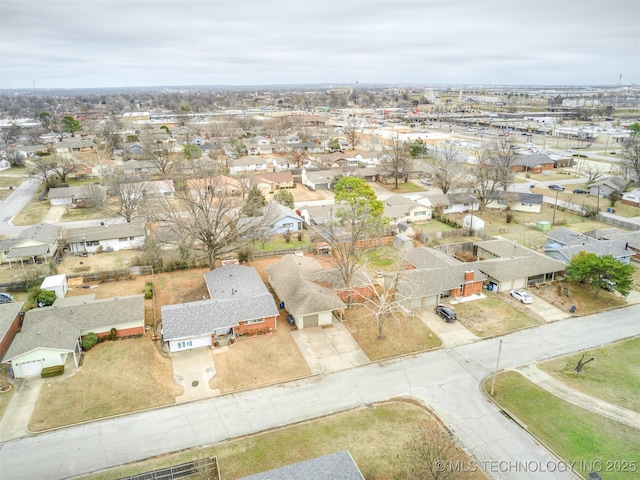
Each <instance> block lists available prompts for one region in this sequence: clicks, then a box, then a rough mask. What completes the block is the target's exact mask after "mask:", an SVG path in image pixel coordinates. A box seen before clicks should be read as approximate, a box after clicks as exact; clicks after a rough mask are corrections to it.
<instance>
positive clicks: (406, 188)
mask: <svg viewBox="0 0 640 480" xmlns="http://www.w3.org/2000/svg"><path fill="white" fill-rule="evenodd" d="M378 185H380V186H381V187H382V188H384V189H386V190H389V191H390V192H391V193H394V194H402V193H413V192H424V191H425V189H424V187H421V186H419V185H416V184H415V183H412V182H406V183H398V188H396V185H395V183H386V184H385V183H378Z"/></svg>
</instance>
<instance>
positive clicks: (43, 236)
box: [20, 222, 61, 245]
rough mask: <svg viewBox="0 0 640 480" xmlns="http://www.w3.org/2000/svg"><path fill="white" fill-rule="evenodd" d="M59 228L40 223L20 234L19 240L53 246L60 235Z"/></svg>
mask: <svg viewBox="0 0 640 480" xmlns="http://www.w3.org/2000/svg"><path fill="white" fill-rule="evenodd" d="M60 230H61V228H60V227H58V226H57V225H52V224H50V223H45V222H41V223H38V224H37V225H33V226H31V227H29V228H27V229H26V230H24V231H23V232H22V233H21V234H20V238H22V239H29V240H37V241H38V242H43V243H48V244H51V245H52V244H54V243H55V242H56V240H57V239H58V235H60Z"/></svg>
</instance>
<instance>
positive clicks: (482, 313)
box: [454, 292, 538, 337]
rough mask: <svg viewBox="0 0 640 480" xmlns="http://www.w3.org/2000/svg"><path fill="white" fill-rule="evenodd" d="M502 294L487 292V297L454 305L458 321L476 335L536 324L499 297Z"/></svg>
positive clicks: (481, 335) (485, 334)
mask: <svg viewBox="0 0 640 480" xmlns="http://www.w3.org/2000/svg"><path fill="white" fill-rule="evenodd" d="M501 295H502V294H493V293H491V292H488V293H487V298H483V299H481V300H473V301H470V302H462V303H458V304H456V305H455V306H454V308H455V311H456V313H457V314H458V321H459V322H460V323H462V324H463V325H464V326H465V327H466V328H467V329H468V330H469V331H471V332H472V333H473V334H474V335H477V336H478V337H486V336H490V335H502V334H504V333H507V332H511V331H513V330H519V329H521V328H524V327H531V326H534V325H538V322H537V321H535V320H534V319H532V318H531V317H529V316H528V315H526V314H524V313H522V312H521V311H519V310H518V309H517V308H515V307H514V306H513V305H509V304H508V303H506V302H504V301H502V300H501V299H500V297H501Z"/></svg>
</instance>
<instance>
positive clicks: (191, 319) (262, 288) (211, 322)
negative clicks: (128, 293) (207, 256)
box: [161, 265, 279, 353]
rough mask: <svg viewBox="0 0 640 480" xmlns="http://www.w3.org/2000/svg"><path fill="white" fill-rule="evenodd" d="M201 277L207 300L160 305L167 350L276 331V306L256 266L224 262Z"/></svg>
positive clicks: (171, 350)
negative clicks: (204, 284)
mask: <svg viewBox="0 0 640 480" xmlns="http://www.w3.org/2000/svg"><path fill="white" fill-rule="evenodd" d="M204 280H205V283H206V285H207V290H208V291H209V298H208V299H205V300H200V301H197V302H188V303H181V304H177V305H163V306H162V307H161V311H162V337H163V339H164V341H165V342H166V343H167V344H168V346H169V351H170V352H172V353H173V352H179V351H182V350H189V349H192V348H198V347H204V346H211V345H214V342H215V343H216V344H226V343H228V342H229V340H232V339H235V338H238V337H243V336H245V335H252V334H258V333H260V334H263V333H270V332H272V331H275V330H276V326H277V325H276V319H277V317H278V315H279V311H278V307H277V306H276V304H275V301H274V299H273V295H272V294H271V293H270V292H269V290H268V289H267V287H266V285H265V284H264V282H263V281H262V279H261V278H260V275H259V274H258V272H257V271H256V269H255V268H253V267H245V266H242V265H223V266H222V267H220V268H217V269H216V270H212V271H210V272H207V273H206V274H205V275H204Z"/></svg>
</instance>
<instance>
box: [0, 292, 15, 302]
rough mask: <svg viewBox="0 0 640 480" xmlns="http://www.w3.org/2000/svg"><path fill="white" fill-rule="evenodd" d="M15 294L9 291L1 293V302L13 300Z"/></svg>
mask: <svg viewBox="0 0 640 480" xmlns="http://www.w3.org/2000/svg"><path fill="white" fill-rule="evenodd" d="M13 301H14V300H13V296H11V295H9V294H8V293H0V304H3V303H11V302H13Z"/></svg>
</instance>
